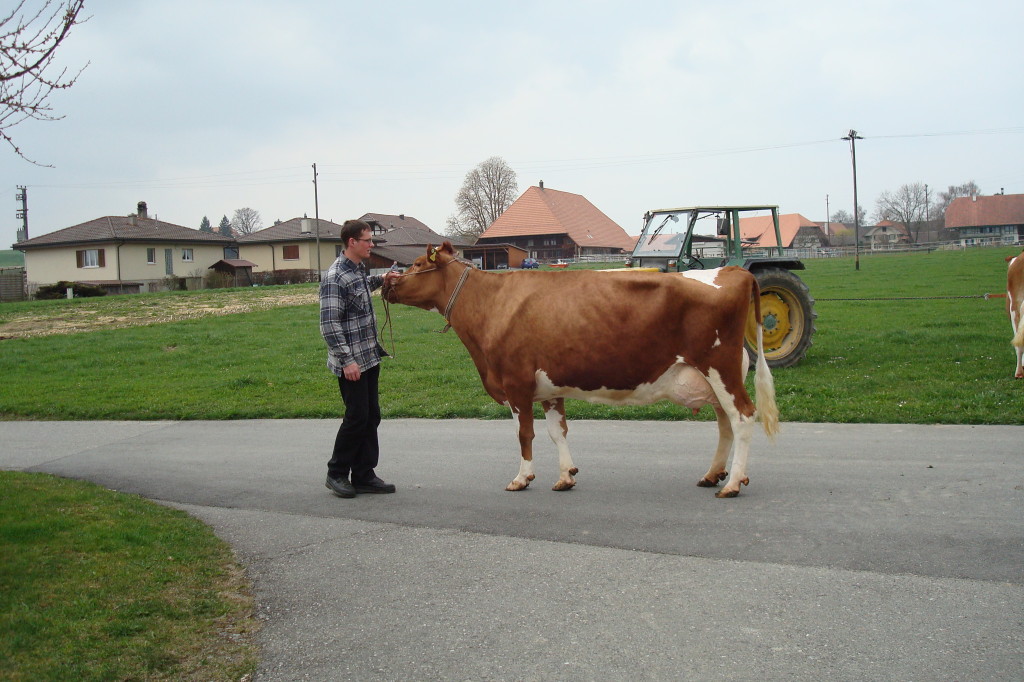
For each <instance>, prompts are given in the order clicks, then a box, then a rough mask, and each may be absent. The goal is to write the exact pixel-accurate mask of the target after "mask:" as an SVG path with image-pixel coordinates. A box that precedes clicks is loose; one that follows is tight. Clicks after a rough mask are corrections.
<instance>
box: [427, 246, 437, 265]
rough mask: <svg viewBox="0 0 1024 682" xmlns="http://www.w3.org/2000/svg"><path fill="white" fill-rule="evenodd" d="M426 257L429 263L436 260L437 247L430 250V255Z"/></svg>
mask: <svg viewBox="0 0 1024 682" xmlns="http://www.w3.org/2000/svg"><path fill="white" fill-rule="evenodd" d="M428 259H429V260H430V262H431V263H435V262H437V249H434V250H432V251H431V252H430V256H428Z"/></svg>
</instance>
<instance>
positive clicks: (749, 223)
mask: <svg viewBox="0 0 1024 682" xmlns="http://www.w3.org/2000/svg"><path fill="white" fill-rule="evenodd" d="M801 227H817V228H820V227H821V225H819V224H818V223H815V222H812V221H810V220H808V219H807V218H805V217H803V216H802V215H800V214H799V213H786V214H782V215H780V216H779V232H780V233H781V235H782V245H783V246H785V247H789V246H792V244H793V239H795V238H796V234H797V232H799V231H800V228H801ZM740 235H741V236H742V237H743V239H744V240H749V241H754V242H757V246H778V244H777V243H776V242H775V225H774V224H773V223H772V217H771V215H770V214H769V215H762V216H753V217H750V218H740Z"/></svg>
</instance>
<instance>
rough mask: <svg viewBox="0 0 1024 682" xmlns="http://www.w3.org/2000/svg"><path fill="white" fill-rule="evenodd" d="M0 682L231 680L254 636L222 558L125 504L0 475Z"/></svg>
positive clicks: (182, 520)
mask: <svg viewBox="0 0 1024 682" xmlns="http://www.w3.org/2000/svg"><path fill="white" fill-rule="evenodd" d="M0 489H2V490H3V494H0V518H2V519H3V522H2V523H0V556H3V561H0V679H3V680H143V679H145V680H171V679H176V680H180V679H189V680H239V679H242V678H243V677H244V676H245V675H249V674H251V673H252V672H253V671H254V670H255V668H256V655H257V651H256V645H255V640H254V637H253V634H254V632H255V631H256V629H258V625H257V621H256V619H255V616H254V614H253V603H252V595H251V593H250V588H249V584H248V582H247V580H246V579H245V577H244V575H243V574H242V572H241V569H240V568H239V567H238V566H237V564H236V563H235V561H234V557H233V555H232V553H231V550H230V548H228V547H227V545H226V544H225V543H224V542H222V541H221V540H219V539H217V538H216V537H215V536H214V535H213V533H212V532H211V531H210V530H209V529H208V528H206V527H205V526H204V525H203V524H202V523H200V522H199V521H197V520H195V519H193V518H191V517H189V516H188V515H186V514H185V513H184V512H181V511H177V510H173V509H168V508H167V507H161V506H159V505H156V504H153V503H151V502H147V501H146V500H142V499H140V498H138V497H135V496H132V495H123V494H119V493H114V492H111V491H109V490H104V489H102V488H99V487H97V486H95V485H92V484H90V483H83V482H79V481H69V480H64V479H59V478H55V477H53V476H47V475H44V474H27V473H19V472H10V471H0Z"/></svg>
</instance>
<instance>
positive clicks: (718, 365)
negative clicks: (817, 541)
mask: <svg viewBox="0 0 1024 682" xmlns="http://www.w3.org/2000/svg"><path fill="white" fill-rule="evenodd" d="M383 295H384V298H385V300H387V301H389V302H394V303H404V304H407V305H411V306H416V307H418V308H424V309H426V310H435V311H437V312H439V313H441V314H442V315H444V317H445V319H446V320H447V321H448V323H449V324H450V325H451V328H452V329H454V330H455V333H456V334H458V336H459V338H460V339H461V340H462V343H464V344H465V346H466V348H467V349H468V350H469V353H470V356H472V358H473V362H474V363H475V364H476V368H477V371H478V372H479V373H480V378H481V380H482V381H483V384H484V388H485V389H486V390H487V393H488V394H489V395H490V396H491V397H492V398H493V399H494V400H496V401H497V402H499V403H501V404H504V405H507V406H509V407H510V408H511V410H512V414H513V418H514V419H516V420H517V421H518V427H519V446H520V449H521V459H520V466H519V473H518V474H517V475H516V477H515V478H514V479H512V482H511V483H509V484H508V487H507V488H506V489H507V490H522V489H524V488H526V487H527V486H528V485H529V484H530V481H532V480H533V479H534V472H533V438H534V423H533V421H534V419H533V403H535V402H539V403H541V405H542V406H543V409H544V415H545V419H546V422H547V430H548V435H549V436H550V437H551V440H552V441H554V443H555V446H556V447H557V448H558V454H559V468H560V470H561V475H560V477H559V479H558V482H557V483H555V485H554V490H568V489H569V488H572V487H573V486H574V485H575V484H576V479H575V478H574V475H575V474H576V473H577V471H578V470H577V468H576V467H575V466H574V465H573V461H572V457H571V456H570V455H569V448H568V446H567V445H566V434H567V433H568V428H567V426H566V421H565V406H564V402H563V401H564V399H565V398H578V399H582V400H588V401H591V402H595V403H603V404H613V405H646V404H650V403H653V402H657V401H659V400H670V401H672V402H674V403H677V404H679V405H683V406H685V407H688V408H691V409H693V410H694V411H696V410H697V409H699V408H700V407H702V406H703V405H708V404H710V405H712V406H713V407H714V410H715V414H716V415H717V417H718V429H719V441H718V449H717V451H716V452H715V455H714V458H713V459H712V462H711V467H710V468H709V469H708V472H707V473H706V474H705V475H704V477H703V478H701V479H700V480H699V481H698V482H697V485H699V486H705V487H712V486H716V485H718V484H719V483H720V482H721V481H723V480H725V479H726V478H727V477H728V481H726V483H725V485H724V487H723V488H722V489H721V490H720V491H719V492H718V493H717V495H718V497H734V496H736V495H737V494H739V491H740V485H741V484H743V485H746V484H748V483H749V480H748V478H747V471H746V469H747V455H748V452H749V449H750V440H751V437H752V435H753V429H754V421H755V414H757V415H759V416H760V418H761V422H762V425H763V427H764V430H765V432H766V433H767V434H768V435H769V436H773V435H774V434H775V433H776V432H777V431H778V409H777V407H776V405H775V388H774V383H773V380H772V376H771V372H770V370H769V369H768V364H767V363H766V362H765V359H764V350H763V347H762V344H761V339H760V333H759V334H758V355H757V365H756V373H755V386H756V396H757V407H756V409H755V406H754V403H753V402H752V401H751V399H750V396H749V395H748V394H747V391H746V388H745V387H744V383H743V382H744V378H745V377H746V374H747V369H748V364H749V360H748V357H747V353H746V351H745V350H744V347H743V335H744V326H745V325H746V322H747V315H748V311H749V307H750V305H751V303H753V304H754V310H755V315H756V319H757V320H758V321H759V322H760V319H761V312H760V294H759V290H758V286H757V281H756V280H755V279H754V277H753V276H752V275H751V274H750V273H749V272H747V271H746V270H744V269H742V268H738V267H726V268H719V269H716V270H707V271H702V272H695V273H686V274H662V273H651V272H631V271H628V270H626V271H619V272H616V271H607V272H595V271H585V270H573V271H562V272H537V271H534V272H524V271H520V272H503V273H495V272H483V271H481V270H478V269H475V268H474V267H473V266H472V265H470V264H468V263H465V262H463V261H460V260H458V259H457V258H456V257H455V255H454V252H453V249H452V245H451V243H450V242H445V243H444V244H443V245H442V246H441V247H439V248H434V247H428V248H427V252H426V253H425V254H424V255H422V256H420V257H418V258H417V259H416V261H415V262H414V263H413V264H412V266H411V267H410V268H409V269H408V270H407V271H406V272H405V274H403V275H399V276H396V277H390V278H388V280H387V281H386V282H385V285H384V291H383ZM760 328H761V327H760V324H758V330H760ZM730 452H732V454H733V458H732V464H731V468H732V475H731V476H729V473H728V472H727V471H726V461H727V460H728V458H729V454H730Z"/></svg>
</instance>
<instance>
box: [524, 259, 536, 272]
mask: <svg viewBox="0 0 1024 682" xmlns="http://www.w3.org/2000/svg"><path fill="white" fill-rule="evenodd" d="M520 267H522V268H523V270H536V269H537V268H538V267H540V263H538V262H537V259H536V258H524V259H523V264H522V266H520Z"/></svg>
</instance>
